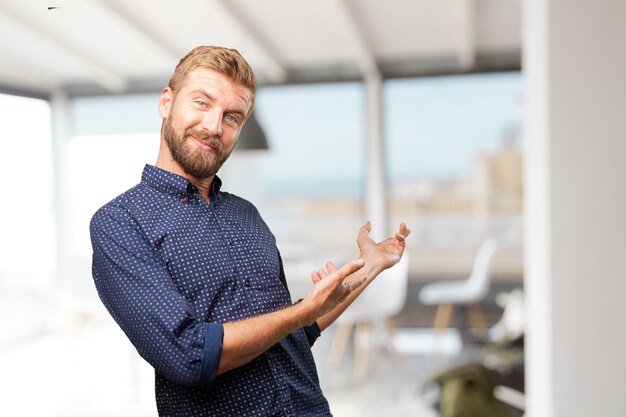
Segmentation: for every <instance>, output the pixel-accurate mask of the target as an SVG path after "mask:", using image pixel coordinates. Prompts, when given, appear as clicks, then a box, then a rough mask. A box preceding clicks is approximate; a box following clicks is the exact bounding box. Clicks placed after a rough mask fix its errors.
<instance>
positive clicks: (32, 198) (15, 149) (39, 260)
mask: <svg viewBox="0 0 626 417" xmlns="http://www.w3.org/2000/svg"><path fill="white" fill-rule="evenodd" d="M0 114H3V115H5V116H6V115H8V117H4V118H3V119H2V131H3V138H4V140H3V143H2V152H0V187H1V188H2V190H3V191H4V196H3V198H2V216H0V230H2V239H0V257H1V259H0V285H1V286H3V287H7V286H8V287H13V286H17V287H20V288H27V289H42V288H43V287H45V286H46V285H47V284H48V283H49V280H50V277H51V272H52V267H53V262H54V256H55V250H54V248H55V242H54V234H53V233H54V218H53V211H52V158H51V155H52V150H51V141H50V106H49V105H48V103H47V102H46V101H44V100H39V99H32V98H25V97H16V96H9V95H2V94H0Z"/></svg>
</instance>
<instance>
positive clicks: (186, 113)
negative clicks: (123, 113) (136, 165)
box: [91, 46, 410, 417]
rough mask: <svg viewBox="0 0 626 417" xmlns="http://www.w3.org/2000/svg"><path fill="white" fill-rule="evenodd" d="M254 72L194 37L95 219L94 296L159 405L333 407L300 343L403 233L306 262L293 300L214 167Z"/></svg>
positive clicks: (264, 232)
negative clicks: (148, 374)
mask: <svg viewBox="0 0 626 417" xmlns="http://www.w3.org/2000/svg"><path fill="white" fill-rule="evenodd" d="M255 92H256V79H255V77H254V74H253V72H252V70H251V68H250V67H249V65H248V64H247V62H246V61H245V60H244V59H243V58H242V57H241V56H240V55H239V53H238V52H237V51H235V50H231V49H225V48H219V47H209V46H202V47H198V48H195V49H193V50H192V51H191V52H190V53H189V54H187V56H185V57H184V58H183V59H182V60H181V61H180V63H179V64H178V65H177V67H176V70H175V72H174V74H173V76H172V78H171V80H170V83H169V85H168V87H166V88H164V89H163V91H162V93H161V98H160V101H159V111H160V114H161V116H162V118H163V125H162V129H161V142H160V148H159V155H158V158H157V162H156V166H150V165H146V167H145V168H144V172H143V175H142V180H141V183H140V184H138V185H137V186H135V187H133V188H132V189H130V190H128V191H127V192H125V193H124V194H122V195H120V196H119V197H117V198H115V199H114V200H112V201H111V202H109V203H108V204H106V205H105V206H104V207H102V208H101V209H100V210H98V212H97V213H96V214H95V215H94V217H93V219H92V221H91V239H92V245H93V276H94V280H95V283H96V287H97V289H98V293H99V295H100V298H101V299H102V301H103V303H104V304H105V306H106V307H107V309H108V310H109V312H110V313H111V315H112V316H113V318H114V319H115V321H116V322H117V323H118V324H119V325H120V327H121V328H122V330H123V331H124V332H125V333H126V335H127V336H128V338H129V339H130V340H131V342H132V343H133V345H134V346H135V347H136V348H137V350H138V352H139V353H140V355H141V356H142V357H143V358H144V359H146V360H147V361H148V362H149V363H150V364H151V365H152V366H153V367H154V369H155V385H156V400H157V408H158V411H159V415H162V416H194V417H198V416H253V415H254V416H274V415H280V416H324V415H330V410H329V407H328V403H327V401H326V399H325V398H324V396H323V394H322V392H321V390H320V387H319V381H318V377H317V373H316V369H315V364H314V362H313V357H312V355H311V350H310V346H311V345H312V344H313V342H314V341H315V339H316V338H317V337H318V336H319V335H320V332H321V331H323V330H324V329H326V328H327V327H328V326H329V325H330V324H331V323H332V322H333V321H334V320H335V319H336V318H337V317H338V316H339V315H340V314H341V313H342V312H343V311H344V310H345V308H346V307H347V306H348V305H349V304H350V303H351V302H352V301H353V300H354V299H355V298H356V296H357V295H358V294H359V293H360V292H361V291H362V290H363V289H364V288H365V287H366V286H367V284H368V283H369V282H371V280H372V279H374V277H375V276H376V275H378V273H380V272H381V271H382V270H383V269H385V268H388V267H390V266H392V265H393V264H395V263H396V262H398V260H399V259H400V257H401V256H402V253H403V251H404V246H405V242H404V241H405V238H406V236H407V235H408V234H409V232H410V231H409V230H408V229H407V228H406V226H405V225H404V224H402V225H401V226H400V229H399V231H398V233H396V235H395V237H393V238H390V239H387V240H385V241H383V242H380V243H378V244H376V243H375V242H374V241H372V239H370V238H369V236H368V234H369V230H370V225H369V223H368V224H366V225H365V226H363V228H361V231H360V232H359V235H358V239H357V242H358V246H359V248H360V256H359V259H357V260H354V261H352V262H349V263H347V264H346V265H345V266H343V267H342V268H340V269H336V268H335V266H334V265H332V264H331V263H328V264H327V265H326V270H324V269H320V270H319V271H315V272H313V273H312V281H313V288H312V290H311V291H310V292H309V293H308V294H307V296H306V297H305V298H304V299H302V300H301V301H299V302H296V303H293V304H292V301H291V299H290V295H289V292H288V290H287V284H286V280H285V276H284V272H283V267H282V262H281V259H280V255H279V252H278V250H277V248H276V242H275V239H274V236H273V235H272V233H271V232H270V231H269V229H268V227H267V226H266V225H265V223H264V222H263V220H262V219H261V217H260V215H259V213H258V212H257V210H256V208H255V207H254V206H253V205H252V204H251V203H249V202H247V201H245V200H243V199H241V198H239V197H236V196H234V195H231V194H229V193H226V192H223V191H221V181H220V179H219V178H218V177H217V176H216V173H217V171H218V170H219V168H220V166H221V165H222V163H223V162H224V161H225V160H226V159H227V158H228V156H229V155H230V152H231V151H232V149H233V147H234V146H235V143H236V141H237V137H238V135H239V132H240V130H241V128H242V126H243V125H244V123H245V121H246V119H247V118H248V117H249V116H250V114H251V113H252V108H253V102H254V95H255Z"/></svg>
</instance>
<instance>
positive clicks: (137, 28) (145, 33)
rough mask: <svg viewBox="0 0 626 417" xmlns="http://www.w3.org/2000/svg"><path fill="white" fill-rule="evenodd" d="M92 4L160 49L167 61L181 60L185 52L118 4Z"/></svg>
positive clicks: (98, 1) (100, 0) (105, 1)
mask: <svg viewBox="0 0 626 417" xmlns="http://www.w3.org/2000/svg"><path fill="white" fill-rule="evenodd" d="M91 2H92V3H94V4H96V5H99V6H100V7H101V8H102V9H104V10H106V11H107V12H108V13H110V14H111V15H113V16H115V17H116V18H117V19H119V20H121V21H122V22H124V24H125V25H126V26H127V28H128V30H132V31H134V32H136V33H138V34H139V35H140V36H142V37H143V38H144V39H145V40H147V41H148V42H149V43H151V44H152V45H153V46H154V47H155V48H157V49H159V50H160V51H161V53H163V54H164V56H166V57H167V59H169V60H171V61H173V62H178V60H180V55H181V53H184V51H181V50H180V48H177V47H176V46H174V45H172V43H171V42H170V41H169V39H168V38H167V37H166V36H162V35H161V34H160V33H159V32H157V31H154V30H153V29H150V28H149V27H148V26H146V25H145V24H144V23H143V22H141V21H140V20H139V19H136V18H133V17H131V16H129V15H128V13H127V12H126V11H124V10H122V9H121V8H120V7H119V6H118V5H117V4H114V3H113V2H111V1H110V0H91Z"/></svg>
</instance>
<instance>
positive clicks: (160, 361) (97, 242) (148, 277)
mask: <svg viewBox="0 0 626 417" xmlns="http://www.w3.org/2000/svg"><path fill="white" fill-rule="evenodd" d="M90 232H91V242H92V247H93V264H92V273H93V278H94V281H95V285H96V288H97V290H98V294H99V296H100V299H101V300H102V302H103V303H104V305H105V306H106V308H107V309H108V311H109V312H110V314H111V315H112V316H113V318H114V319H115V321H116V322H117V323H118V325H119V326H120V327H121V328H122V330H123V331H124V333H125V334H126V336H127V337H128V338H129V339H130V341H131V342H132V344H133V345H134V346H135V348H136V349H137V351H138V352H139V354H140V355H141V356H142V357H143V358H144V359H145V360H146V361H148V362H149V363H150V364H151V365H152V366H153V367H154V369H155V371H156V372H157V373H158V374H159V375H161V376H163V377H165V378H167V379H169V380H171V381H174V382H176V383H179V384H184V385H210V384H212V383H213V381H214V380H215V377H216V375H217V370H218V367H219V361H220V357H221V353H222V341H223V334H224V330H223V326H222V325H221V324H219V323H206V322H204V321H203V320H201V319H199V318H197V317H196V316H195V313H194V310H193V308H192V306H191V305H190V303H189V302H188V301H187V300H186V299H185V298H184V297H183V296H182V295H181V294H180V292H179V291H178V289H177V288H176V286H175V285H174V283H173V281H172V279H171V277H170V275H169V273H168V271H167V267H166V265H165V264H164V262H163V261H162V260H161V258H160V256H159V255H158V253H157V252H156V249H155V248H154V245H152V244H151V243H150V242H149V240H148V239H147V238H146V237H145V236H144V234H143V233H142V230H141V228H140V227H139V226H138V225H137V223H136V222H135V220H134V219H133V217H132V215H131V214H130V213H129V212H128V211H127V210H126V209H125V208H124V207H121V206H117V205H107V206H105V207H103V208H102V209H100V210H99V211H98V212H97V213H96V214H95V215H94V217H93V218H92V220H91V224H90Z"/></svg>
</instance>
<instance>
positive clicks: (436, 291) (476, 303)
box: [419, 239, 498, 332]
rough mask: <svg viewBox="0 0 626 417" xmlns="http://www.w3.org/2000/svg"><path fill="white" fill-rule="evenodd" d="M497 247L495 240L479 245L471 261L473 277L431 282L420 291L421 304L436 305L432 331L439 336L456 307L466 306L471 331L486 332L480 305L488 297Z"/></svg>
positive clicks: (488, 240)
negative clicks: (438, 333)
mask: <svg viewBox="0 0 626 417" xmlns="http://www.w3.org/2000/svg"><path fill="white" fill-rule="evenodd" d="M497 247H498V243H497V242H496V240H495V239H487V240H485V241H484V242H483V243H482V244H481V245H480V248H479V249H478V252H477V254H476V257H475V258H474V265H473V268H472V273H471V275H470V276H469V277H468V278H467V279H466V280H463V281H452V282H449V281H448V282H434V283H431V284H427V285H425V286H424V287H423V288H422V289H421V291H420V293H419V300H420V302H422V304H427V305H435V304H437V305H438V308H437V314H436V316H435V323H434V328H435V329H436V330H437V331H438V332H441V331H443V330H444V329H445V328H447V327H448V324H449V322H450V318H451V317H452V310H453V306H454V305H455V304H457V305H468V306H469V308H470V310H469V313H470V316H469V318H470V325H471V326H472V328H473V329H475V330H479V331H480V332H485V331H486V325H485V319H484V315H483V312H482V309H481V308H480V302H481V301H482V300H483V299H484V298H485V296H486V295H487V292H488V291H489V287H490V285H491V275H490V273H489V269H490V265H491V261H492V259H493V255H494V254H495V252H496V249H497Z"/></svg>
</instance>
